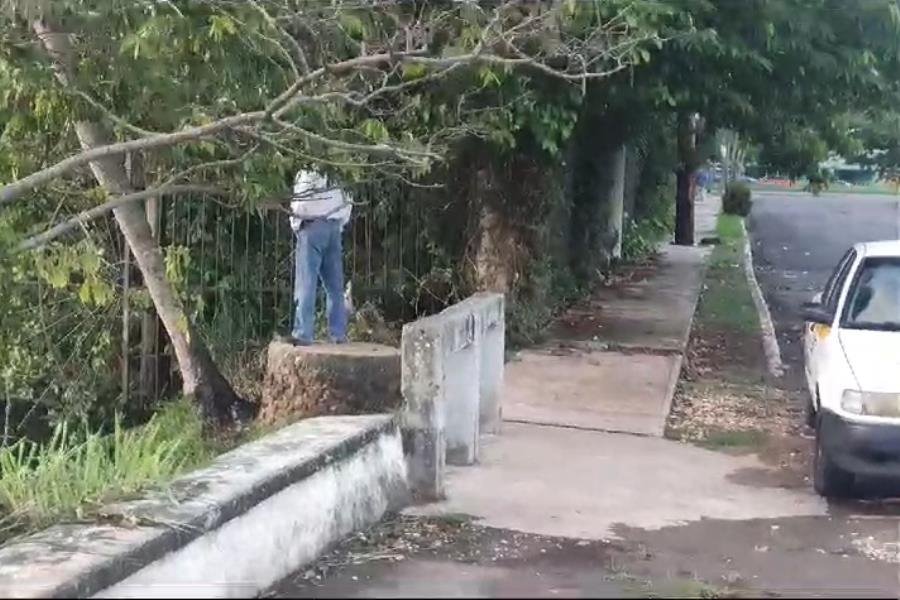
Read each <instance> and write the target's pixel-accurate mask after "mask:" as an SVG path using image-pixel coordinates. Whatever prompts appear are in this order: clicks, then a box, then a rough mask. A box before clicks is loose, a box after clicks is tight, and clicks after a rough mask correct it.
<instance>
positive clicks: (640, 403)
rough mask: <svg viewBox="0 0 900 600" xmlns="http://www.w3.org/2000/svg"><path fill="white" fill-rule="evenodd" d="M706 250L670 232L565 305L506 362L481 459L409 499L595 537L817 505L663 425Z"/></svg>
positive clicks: (517, 525)
mask: <svg viewBox="0 0 900 600" xmlns="http://www.w3.org/2000/svg"><path fill="white" fill-rule="evenodd" d="M719 202H720V201H719V200H718V199H713V198H709V199H708V200H707V201H706V202H704V203H698V206H697V215H696V217H697V239H698V240H699V239H702V238H704V237H711V236H713V235H715V233H714V232H715V220H716V216H717V215H718V212H719ZM707 254H708V250H707V249H705V248H699V247H694V248H690V247H688V248H684V247H675V246H666V247H665V248H664V250H663V252H662V254H661V255H660V257H659V258H658V260H657V261H656V263H655V265H653V266H652V267H651V268H649V269H647V270H645V271H643V272H642V273H640V276H639V278H638V280H637V281H632V282H630V283H628V284H627V285H624V286H619V287H614V288H605V289H601V290H599V291H598V292H597V293H596V294H595V295H594V296H593V297H592V298H591V299H590V300H588V301H587V302H586V303H584V304H582V305H580V306H576V307H574V308H573V309H572V310H571V311H569V312H567V313H566V314H565V315H563V316H562V318H561V319H560V320H559V321H558V322H557V324H556V326H555V327H554V328H553V329H552V331H553V332H554V335H553V336H552V337H553V340H552V341H551V342H548V343H546V344H544V345H543V346H541V347H540V348H535V349H530V350H527V351H523V352H521V353H520V354H519V355H518V356H517V357H516V358H515V359H514V360H513V361H512V362H510V363H509V364H507V368H506V374H505V387H504V397H503V411H504V429H503V432H502V433H501V434H500V435H498V436H486V437H484V438H483V440H482V449H481V459H480V463H479V464H478V465H476V466H474V467H465V468H457V467H451V468H450V469H449V470H448V483H449V485H448V493H447V499H446V500H445V501H444V502H440V503H436V504H432V505H428V506H419V507H413V508H411V509H409V513H410V514H417V515H430V516H434V515H442V514H466V515H472V516H475V517H477V518H479V519H480V521H479V522H480V523H481V524H483V525H486V526H489V527H496V528H502V529H512V530H516V531H524V532H529V533H535V534H540V535H550V536H564V537H573V538H581V539H592V540H601V539H610V538H615V537H618V535H619V531H620V529H621V528H622V527H624V526H627V527H638V528H648V529H658V528H661V527H665V526H667V525H674V524H678V523H683V522H685V521H694V520H699V519H702V518H716V519H754V518H774V517H777V516H790V515H808V514H819V513H820V512H821V510H822V505H821V503H820V502H819V501H818V500H817V499H816V498H814V497H812V496H811V495H798V494H797V493H795V492H792V491H789V490H784V489H775V488H755V487H749V486H745V485H741V484H739V483H736V482H735V480H734V477H732V475H733V474H734V473H735V472H736V471H740V470H752V469H756V468H761V467H762V465H761V463H760V462H759V459H758V458H757V457H754V456H742V457H735V456H728V455H724V454H721V453H716V452H712V451H708V450H704V449H700V448H697V447H693V446H688V445H686V444H681V443H678V442H673V441H669V440H665V439H662V436H663V433H664V428H665V421H666V416H667V415H668V412H669V408H670V406H671V401H672V396H673V393H674V390H675V385H676V383H677V381H678V376H679V372H680V368H681V361H682V357H683V353H684V350H685V347H686V344H687V341H688V336H689V334H690V327H691V322H692V320H693V314H694V308H695V305H696V302H697V299H698V297H699V294H700V290H701V287H702V285H703V272H704V267H705V260H706V257H707ZM623 434H627V435H623Z"/></svg>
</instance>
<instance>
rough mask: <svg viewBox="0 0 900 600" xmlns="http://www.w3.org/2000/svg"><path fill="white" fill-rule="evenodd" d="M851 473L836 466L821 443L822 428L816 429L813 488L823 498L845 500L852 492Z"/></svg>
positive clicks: (852, 481)
mask: <svg viewBox="0 0 900 600" xmlns="http://www.w3.org/2000/svg"><path fill="white" fill-rule="evenodd" d="M854 479H855V477H854V476H853V473H850V472H848V471H845V470H844V469H842V468H840V467H839V466H837V465H836V464H835V463H834V461H833V460H832V459H831V457H830V456H828V453H827V452H826V451H825V448H824V447H823V443H822V428H821V427H816V455H815V461H814V463H813V487H815V488H816V492H818V494H819V495H820V496H823V497H825V498H846V497H847V496H849V495H850V493H851V492H852V491H853V483H854Z"/></svg>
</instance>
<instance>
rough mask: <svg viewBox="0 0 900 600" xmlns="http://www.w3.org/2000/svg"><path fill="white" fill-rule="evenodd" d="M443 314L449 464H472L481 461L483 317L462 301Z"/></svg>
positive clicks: (444, 403)
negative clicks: (445, 318) (481, 323)
mask: <svg viewBox="0 0 900 600" xmlns="http://www.w3.org/2000/svg"><path fill="white" fill-rule="evenodd" d="M457 307H459V308H460V309H461V310H459V313H460V314H459V315H455V316H454V315H453V312H454V311H453V309H452V308H451V309H449V310H448V311H445V313H441V314H442V316H445V315H446V317H447V320H446V321H445V322H444V323H442V326H443V335H444V367H443V368H444V379H443V382H442V384H441V386H442V387H443V390H444V396H443V398H444V399H443V403H442V405H443V408H444V427H445V437H446V440H447V463H448V464H451V465H471V464H474V463H475V461H477V460H478V436H479V433H480V431H479V396H480V390H481V376H480V375H481V331H480V322H479V321H480V319H478V317H477V315H476V314H474V313H472V312H468V311H466V310H465V309H464V307H463V305H462V304H458V305H457Z"/></svg>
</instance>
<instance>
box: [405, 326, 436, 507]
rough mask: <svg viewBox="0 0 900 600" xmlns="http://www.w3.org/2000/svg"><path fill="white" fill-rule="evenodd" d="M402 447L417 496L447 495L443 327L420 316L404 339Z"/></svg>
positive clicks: (426, 499) (432, 498) (431, 498)
mask: <svg viewBox="0 0 900 600" xmlns="http://www.w3.org/2000/svg"><path fill="white" fill-rule="evenodd" d="M400 354H401V374H400V379H401V389H402V393H403V409H402V411H401V423H402V425H403V450H404V454H405V455H406V460H407V468H408V477H409V487H410V491H411V492H412V495H413V498H414V500H416V501H418V502H431V501H435V500H440V499H442V498H443V497H444V466H445V464H446V452H447V442H446V440H445V439H444V410H443V406H442V403H443V392H444V388H443V380H444V368H443V367H444V362H443V359H442V352H441V339H440V334H439V331H437V330H435V329H432V328H428V327H422V326H421V322H420V321H416V322H414V323H409V324H407V325H406V326H404V327H403V341H402V343H401V349H400Z"/></svg>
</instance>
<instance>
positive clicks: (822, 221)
mask: <svg viewBox="0 0 900 600" xmlns="http://www.w3.org/2000/svg"><path fill="white" fill-rule="evenodd" d="M750 232H751V238H752V240H753V258H754V264H755V265H756V275H757V278H758V279H759V283H760V286H761V287H762V290H763V294H764V295H765V297H766V301H767V302H768V304H769V308H770V310H771V312H772V318H773V320H774V321H775V329H776V333H777V334H778V338H779V342H780V344H781V352H782V357H783V359H784V361H785V364H786V365H787V367H788V369H789V372H788V380H789V382H790V383H791V384H793V385H795V386H796V387H798V388H799V387H800V386H801V385H802V379H801V377H802V347H801V342H800V337H801V331H802V318H801V316H800V306H801V305H802V303H803V302H805V301H807V300H810V299H811V298H812V296H813V295H814V294H815V293H816V292H818V291H821V290H822V288H823V287H824V285H825V282H826V281H827V280H828V276H829V275H830V274H831V272H832V270H833V269H834V267H835V265H836V264H837V262H838V261H839V260H840V258H841V256H843V254H844V252H846V251H847V249H848V248H849V247H850V246H852V245H853V244H855V243H858V242H868V241H875V240H884V239H897V238H898V237H900V209H898V199H897V198H896V197H894V196H876V195H838V194H833V195H832V194H826V195H824V196H820V197H818V198H816V197H813V196H810V195H808V194H799V193H784V194H775V193H765V194H757V195H756V196H754V200H753V212H752V214H751V216H750Z"/></svg>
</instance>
